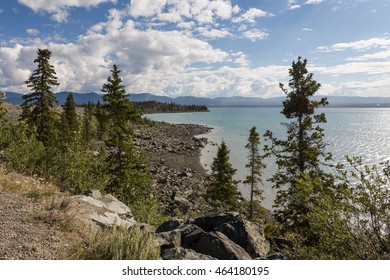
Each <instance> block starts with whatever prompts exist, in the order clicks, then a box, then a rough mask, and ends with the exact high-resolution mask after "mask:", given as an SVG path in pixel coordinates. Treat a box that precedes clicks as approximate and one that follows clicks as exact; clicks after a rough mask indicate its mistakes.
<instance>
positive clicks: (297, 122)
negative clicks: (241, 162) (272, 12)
mask: <svg viewBox="0 0 390 280" xmlns="http://www.w3.org/2000/svg"><path fill="white" fill-rule="evenodd" d="M50 57H51V52H50V51H49V50H48V49H38V51H37V58H36V60H35V61H34V62H35V63H36V65H37V68H36V69H35V70H34V71H33V73H32V74H31V75H30V77H29V78H28V80H27V81H26V84H27V86H28V87H29V88H30V90H31V93H30V94H27V95H25V96H24V97H23V99H24V103H23V104H22V106H21V111H22V112H21V115H20V119H19V120H18V121H16V122H11V121H9V120H7V118H6V117H5V116H6V111H5V110H6V109H5V107H4V106H3V98H0V120H1V121H0V132H1V137H0V149H1V154H0V156H1V158H0V159H1V162H2V164H3V166H4V167H5V168H6V169H7V170H10V171H14V172H18V173H21V174H24V175H29V176H36V177H39V178H42V180H44V181H46V182H50V183H51V184H53V185H55V186H57V188H58V190H60V191H61V192H67V193H70V194H72V195H81V194H85V193H87V192H89V191H91V190H92V189H98V190H100V191H101V192H102V193H104V194H112V195H114V196H115V197H116V198H118V199H119V200H120V201H122V202H123V203H125V204H126V205H127V206H129V207H130V208H131V210H132V212H133V214H134V216H135V218H136V220H137V221H138V222H140V223H147V224H150V225H154V226H159V225H160V224H161V223H163V222H164V221H167V220H171V219H177V218H178V217H177V216H182V217H186V218H189V219H190V218H191V217H187V216H186V214H188V213H189V212H188V209H190V208H191V206H190V207H188V203H187V202H186V201H185V200H183V198H182V197H180V199H179V198H178V196H176V195H177V194H178V193H179V192H181V193H183V194H184V193H186V190H183V189H180V183H178V184H176V183H174V184H172V182H171V181H172V180H171V179H172V175H170V174H169V172H168V171H165V172H166V173H165V174H166V178H161V177H160V178H158V179H157V180H156V178H154V177H153V176H152V174H153V173H154V172H156V169H151V168H150V166H149V164H148V160H147V153H146V151H147V150H153V149H154V148H156V143H157V142H156V141H151V142H148V146H147V147H146V148H145V147H143V145H142V144H140V143H139V142H138V141H137V137H138V139H144V140H151V139H152V136H150V134H147V133H146V131H147V128H148V127H152V126H154V125H156V124H155V123H153V122H151V121H148V120H147V119H144V118H142V116H141V113H140V109H139V108H137V106H136V105H134V103H132V102H130V101H129V98H128V97H129V95H128V94H127V93H126V90H125V86H124V85H123V81H122V79H121V70H120V69H119V67H118V65H116V64H114V65H113V66H112V69H111V70H110V76H109V77H108V78H107V81H106V82H105V83H104V84H103V85H102V88H101V91H102V92H103V93H104V95H103V100H104V103H103V104H100V103H98V104H87V105H85V106H84V110H83V113H82V114H78V113H77V108H76V104H75V102H74V100H73V96H72V94H69V95H68V98H67V101H66V103H65V105H64V106H63V107H62V110H58V105H57V101H56V98H55V95H54V93H53V91H52V88H53V87H56V86H58V85H59V81H58V80H59V79H58V78H57V76H56V72H55V69H54V67H53V66H52V65H50V63H49V60H50ZM289 76H290V81H289V83H288V85H284V84H280V89H281V90H282V92H283V93H284V94H285V95H286V99H285V101H284V102H283V108H282V112H281V113H282V115H283V116H284V117H285V118H286V122H284V123H282V125H283V126H284V127H285V128H286V131H287V138H286V139H279V138H277V137H276V136H275V135H274V134H273V133H272V131H266V132H262V133H263V136H262V137H261V134H262V133H260V132H259V131H257V129H256V127H253V128H252V129H251V130H250V131H249V132H248V135H249V137H248V144H247V145H246V148H247V150H248V162H247V164H246V168H247V169H248V175H247V177H246V178H245V180H244V183H245V184H246V185H247V186H248V188H250V197H251V199H250V200H249V201H245V200H244V199H243V197H242V195H241V194H240V192H239V191H238V189H237V185H238V182H237V181H236V180H234V179H233V176H234V174H235V172H236V170H235V169H234V168H233V167H232V165H231V164H230V162H229V153H230V151H229V148H228V147H227V146H226V144H225V143H224V141H222V142H221V143H220V145H219V146H218V152H217V155H216V157H215V158H214V160H213V163H212V165H211V174H210V176H207V177H206V178H205V179H204V181H203V182H198V181H197V182H196V183H194V184H199V185H200V186H199V185H197V186H192V187H191V188H192V190H194V189H196V192H195V193H193V197H195V198H196V199H197V203H195V204H194V205H202V206H201V207H199V208H198V209H192V210H193V213H196V214H197V215H204V214H210V213H226V212H235V213H237V214H234V215H233V214H221V215H222V216H223V217H227V216H228V217H229V219H233V220H227V221H226V222H230V223H236V222H237V219H238V218H237V217H238V216H240V217H241V219H245V222H243V224H245V223H250V225H251V226H250V227H251V228H252V223H253V224H256V225H257V226H256V227H259V226H261V227H262V229H260V228H258V229H257V230H256V231H257V234H260V233H261V232H263V233H261V234H265V236H266V238H267V241H266V242H265V243H267V242H269V243H270V244H271V251H272V252H277V253H282V254H283V255H285V256H286V257H287V258H289V259H386V258H389V257H390V227H389V225H390V209H389V207H388V206H389V205H390V189H389V186H390V165H389V163H388V162H387V163H383V164H381V165H379V164H378V165H373V166H366V165H364V163H363V162H362V161H361V159H360V158H357V157H348V155H346V157H347V160H348V165H346V166H343V165H341V164H339V163H336V162H334V161H333V159H332V153H331V152H329V151H327V152H325V149H324V147H325V144H324V141H323V138H324V135H325V133H326V131H325V130H324V129H323V128H322V124H324V123H326V121H327V120H326V115H325V113H324V112H322V113H318V112H317V109H319V108H323V107H326V106H327V105H328V101H327V99H326V98H325V97H323V98H321V99H319V100H313V98H312V97H313V96H314V95H315V94H316V93H317V91H318V90H319V89H320V87H321V84H320V83H318V82H317V81H316V80H314V78H313V76H314V75H313V74H312V73H309V71H308V70H307V60H306V59H302V58H301V57H298V59H297V61H294V62H293V63H292V67H291V68H290V70H289ZM2 97H4V96H3V94H2ZM143 105H144V110H146V109H145V108H148V106H149V107H154V106H155V105H156V103H153V102H152V103H148V104H143ZM157 105H158V106H163V107H164V106H167V107H165V110H171V108H176V109H172V110H177V107H175V106H174V105H172V104H168V105H161V104H157ZM158 106H157V107H158ZM170 106H171V107H170ZM202 108H203V107H202ZM187 109H188V108H187ZM203 109H204V108H203ZM158 129H159V131H160V133H161V136H160V137H167V135H168V133H169V131H168V130H163V129H162V128H158ZM164 131H165V132H164ZM181 133H182V134H185V130H184V131H182V132H181ZM162 134H164V135H162ZM156 137H159V136H156ZM166 139H167V141H168V139H169V137H167V138H166ZM191 141H193V143H194V145H199V146H198V148H200V147H201V146H202V145H204V144H203V143H202V142H199V141H198V140H195V139H191ZM261 142H264V143H265V144H266V145H265V148H264V149H260V143H261ZM153 143H154V144H153ZM149 145H150V146H149ZM169 145H171V146H170V147H169V150H167V151H168V153H172V154H175V153H185V155H187V156H189V157H193V156H195V153H194V152H192V151H195V150H196V148H195V147H194V146H192V145H188V144H185V143H184V142H180V141H178V142H176V140H174V141H173V142H172V143H171V144H169ZM164 148H167V147H164ZM153 151H154V152H155V153H156V155H158V154H159V153H162V151H161V150H160V149H156V150H153ZM266 157H274V158H275V159H276V164H277V170H276V172H275V174H274V175H273V176H272V177H271V179H270V182H271V183H272V187H273V188H275V189H276V190H277V195H276V199H275V202H274V207H275V209H274V211H273V213H269V212H268V211H266V210H265V209H264V208H263V207H262V204H261V203H262V199H263V197H262V192H261V191H260V190H259V189H258V186H259V185H260V184H261V183H262V173H263V169H264V168H265V167H266V166H265V164H264V159H265V158H266ZM156 160H157V162H158V161H159V160H160V161H161V159H159V158H158V157H157V158H156ZM184 162H185V161H183V163H184ZM160 166H163V160H162V161H161V162H160ZM330 169H332V170H333V171H334V172H330V171H329V170H330ZM192 173H193V172H192ZM192 173H191V172H190V171H188V170H183V171H182V172H178V173H174V175H173V177H175V180H176V179H177V178H179V177H180V178H191V177H192V176H193V174H192ZM170 184H172V192H171V191H169V192H167V193H164V192H163V190H164V188H163V187H164V186H169V185H170ZM167 194H168V195H167ZM174 203H178V205H180V206H181V208H180V209H176V210H174V211H173V210H172V211H171V210H170V209H171V208H170V205H172V204H174ZM187 212H188V213H187ZM218 217H219V216H218ZM232 217H234V218H232ZM202 221H203V220H202ZM199 223H200V224H202V222H199ZM176 224H177V225H181V226H184V224H186V223H184V224H183V223H181V222H178V223H176ZM202 226H203V228H202V231H201V232H198V233H199V234H200V235H199V236H198V237H199V240H203V241H202V242H206V240H208V241H207V242H209V238H217V239H218V240H221V239H224V238H225V237H224V236H220V233H221V232H222V231H224V230H223V229H221V228H219V226H222V225H221V224H219V225H218V226H216V227H215V228H209V226H208V225H204V224H202ZM204 229H208V230H205V231H206V232H204V231H203V230H204ZM217 229H218V230H217ZM192 230H194V228H192ZM210 230H216V231H217V232H218V233H215V234H214V233H210V232H208V231H210ZM117 233H118V232H117V229H115V228H114V229H113V232H111V233H109V234H117ZM225 233H226V232H225ZM124 234H125V236H126V232H125V233H124ZM142 234H143V233H142V231H141V235H142ZM144 234H145V236H149V233H144ZM221 234H222V233H221ZM226 234H228V233H226ZM141 238H142V237H141ZM199 240H197V241H196V242H201V241H199ZM115 242H119V241H114V243H115ZM148 242H149V241H148ZM150 242H152V241H150ZM226 242H233V241H231V240H230V241H226ZM237 242H239V241H237ZM210 243H212V242H211V241H210ZM150 244H151V243H150ZM150 244H149V245H150ZM207 244H208V243H207ZM267 244H268V243H267ZM111 245H112V246H118V245H119V246H122V245H121V244H111ZM149 245H148V246H149ZM236 245H237V244H236ZM236 245H234V246H236ZM86 246H87V245H86ZM148 246H146V247H148ZM151 246H152V245H151ZM169 246H171V245H169ZM183 246H184V245H183ZM191 246H192V247H191V248H192V249H199V250H201V248H203V247H204V246H203V247H202V246H200V245H199V244H198V243H196V244H191ZM237 246H238V245H237ZM87 247H88V246H87ZM206 247H207V246H206ZM266 247H267V246H266ZM85 249H86V250H87V249H89V248H85ZM237 250H238V251H240V250H242V248H241V249H240V248H238V249H237ZM161 252H162V251H161ZM212 253H213V252H211V254H212ZM216 255H218V254H216ZM216 255H214V257H215V256H216ZM218 256H219V255H218ZM122 257H123V258H125V257H126V256H120V258H122ZM155 257H156V255H153V256H152V255H151V256H150V258H155ZM244 257H245V258H247V257H248V256H247V255H246V253H245V254H244ZM263 257H265V256H263Z"/></svg>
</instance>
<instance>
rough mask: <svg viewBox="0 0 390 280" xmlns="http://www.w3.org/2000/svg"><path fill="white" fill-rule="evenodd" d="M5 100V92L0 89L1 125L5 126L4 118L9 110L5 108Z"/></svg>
mask: <svg viewBox="0 0 390 280" xmlns="http://www.w3.org/2000/svg"><path fill="white" fill-rule="evenodd" d="M5 98H6V96H5V92H4V91H2V90H1V89H0V125H3V121H4V116H5V114H6V112H7V110H6V109H5V108H4V107H3V101H4V99H5Z"/></svg>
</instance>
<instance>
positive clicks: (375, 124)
mask: <svg viewBox="0 0 390 280" xmlns="http://www.w3.org/2000/svg"><path fill="white" fill-rule="evenodd" d="M280 111H281V108H210V112H205V113H180V114H151V115H148V117H149V118H150V119H153V120H158V121H166V122H170V123H197V124H203V125H207V126H211V127H213V128H214V129H213V131H212V132H211V133H209V134H207V135H205V137H207V138H208V139H209V140H210V141H212V142H215V143H220V142H221V140H222V139H223V140H224V141H225V142H226V144H227V146H228V147H229V149H230V160H231V163H232V164H233V166H234V168H236V169H237V174H236V179H237V180H242V179H243V178H244V177H245V176H246V174H247V170H246V169H245V164H246V163H247V153H248V152H247V150H246V149H245V145H246V144H247V139H248V136H249V130H250V129H251V128H252V127H253V126H254V125H255V126H256V128H257V131H258V132H259V133H260V135H263V134H264V133H265V132H266V130H271V131H272V132H273V133H274V135H275V136H277V137H278V138H282V137H285V131H286V129H285V127H284V126H282V125H281V122H286V119H285V118H284V117H283V115H281V114H280ZM323 111H324V112H325V114H326V117H327V120H328V122H327V124H325V125H323V127H324V129H325V142H326V143H327V149H328V150H329V151H331V152H332V153H333V156H334V160H335V161H336V162H342V161H343V160H344V156H345V155H351V156H352V155H359V156H362V157H363V158H364V161H365V163H367V164H375V163H380V162H383V161H386V160H390V141H389V140H388V139H389V137H390V109H376V108H375V109H364V108H327V109H323ZM261 141H262V143H264V140H263V139H262V140H261ZM216 151H217V146H215V145H208V146H207V147H206V148H205V149H203V151H202V157H201V163H202V165H203V166H204V168H205V169H206V170H208V169H209V166H210V163H211V162H212V159H213V158H214V157H215V154H216ZM267 165H268V167H267V168H266V169H265V170H264V178H265V179H264V186H263V187H261V188H262V189H263V190H264V192H265V196H266V199H265V201H264V206H265V207H267V208H271V206H272V201H273V199H274V196H275V191H274V190H273V189H271V188H270V185H269V183H268V182H267V181H266V179H267V178H269V177H270V176H271V175H272V174H273V173H274V172H275V164H274V163H273V161H272V159H268V160H267ZM247 189H248V188H247V187H246V186H244V185H241V186H240V190H241V192H242V193H243V194H244V195H245V196H246V195H248V191H247Z"/></svg>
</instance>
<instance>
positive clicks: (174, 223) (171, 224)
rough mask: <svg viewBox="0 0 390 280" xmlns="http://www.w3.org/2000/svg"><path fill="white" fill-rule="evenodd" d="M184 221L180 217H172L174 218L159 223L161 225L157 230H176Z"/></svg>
mask: <svg viewBox="0 0 390 280" xmlns="http://www.w3.org/2000/svg"><path fill="white" fill-rule="evenodd" d="M182 223H183V221H182V220H180V219H172V220H169V221H166V222H164V223H162V224H161V225H159V226H158V227H157V229H156V232H157V233H159V232H165V231H172V230H175V229H177V228H178V227H179V226H180V225H181V224H182Z"/></svg>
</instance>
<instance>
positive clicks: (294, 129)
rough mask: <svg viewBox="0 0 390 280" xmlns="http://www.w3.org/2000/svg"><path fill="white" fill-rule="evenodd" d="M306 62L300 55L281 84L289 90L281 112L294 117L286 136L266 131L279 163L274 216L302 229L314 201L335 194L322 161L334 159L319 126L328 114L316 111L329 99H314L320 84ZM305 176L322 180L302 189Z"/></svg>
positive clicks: (290, 227)
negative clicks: (309, 70) (303, 190)
mask: <svg viewBox="0 0 390 280" xmlns="http://www.w3.org/2000/svg"><path fill="white" fill-rule="evenodd" d="M306 66H307V60H306V59H304V60H302V59H301V57H299V58H298V61H297V62H295V61H294V62H293V63H292V68H290V70H289V75H290V77H291V79H290V81H289V84H288V85H289V89H287V88H285V86H284V85H283V84H280V88H281V89H282V90H283V92H284V93H285V94H286V100H285V101H284V102H283V110H282V112H281V113H282V114H283V115H284V116H285V117H286V118H287V119H288V120H291V121H290V122H289V123H283V125H284V126H286V128H287V139H285V140H281V139H277V138H276V137H274V136H273V134H272V132H270V131H267V133H266V134H265V136H266V137H268V138H269V139H270V140H271V141H272V147H268V149H269V150H271V151H273V153H274V155H275V156H276V164H277V171H276V174H274V176H273V177H272V178H271V180H270V181H271V182H272V183H273V184H274V185H273V187H274V188H276V189H277V195H276V199H275V203H274V206H275V211H274V213H275V217H276V219H277V221H279V222H280V223H282V225H283V226H284V228H286V229H288V230H292V231H299V232H304V231H306V232H309V231H310V221H309V220H308V217H309V212H310V211H311V210H312V209H313V203H316V201H319V199H320V198H321V197H322V196H323V195H325V194H327V196H329V195H330V196H331V197H332V188H333V177H332V176H331V175H329V174H327V173H326V172H324V171H323V166H322V165H321V162H323V163H325V162H326V161H328V160H330V159H331V154H329V153H325V151H324V148H325V144H324V141H323V137H324V130H323V128H321V127H320V125H321V124H323V123H325V122H326V117H325V114H324V113H320V114H317V113H316V109H318V108H319V107H320V106H326V105H327V104H328V101H327V99H326V98H321V99H320V100H319V101H316V100H313V99H311V97H313V96H314V94H315V93H316V92H317V91H318V90H319V88H320V86H321V85H320V84H319V83H318V82H317V81H315V80H314V79H313V74H312V73H309V72H308V70H307V69H306ZM302 178H305V180H307V178H311V179H310V180H314V181H316V182H317V181H318V180H319V181H320V182H321V184H316V185H315V187H316V188H315V189H313V190H312V191H311V192H302V188H301V185H302V184H301V182H302Z"/></svg>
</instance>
